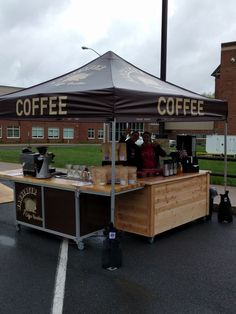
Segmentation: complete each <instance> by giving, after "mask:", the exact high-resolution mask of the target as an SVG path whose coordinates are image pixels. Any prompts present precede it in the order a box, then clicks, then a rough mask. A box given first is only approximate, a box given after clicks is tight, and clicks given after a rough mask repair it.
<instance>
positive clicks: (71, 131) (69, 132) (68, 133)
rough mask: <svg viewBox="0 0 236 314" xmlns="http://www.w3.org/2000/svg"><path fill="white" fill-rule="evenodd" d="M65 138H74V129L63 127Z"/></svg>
mask: <svg viewBox="0 0 236 314" xmlns="http://www.w3.org/2000/svg"><path fill="white" fill-rule="evenodd" d="M63 138H64V139H73V138H74V129H72V128H71V129H70V128H65V129H63Z"/></svg>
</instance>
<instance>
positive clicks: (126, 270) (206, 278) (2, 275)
mask: <svg viewBox="0 0 236 314" xmlns="http://www.w3.org/2000/svg"><path fill="white" fill-rule="evenodd" d="M0 230H1V232H0V249H1V254H0V270H1V271H0V290H1V294H0V313H1V314H11V313H12V314H13V313H14V314H15V313H17V314H28V313H29V314H31V313H34V314H38V313H39V314H42V313H57V314H59V313H65V314H74V313H85V314H86V313H89V314H91V313H115V314H116V313H117V314H118V313H148V314H150V313H235V311H236V298H235V295H236V277H235V273H236V262H235V260H236V241H235V239H236V226H235V223H232V224H219V223H218V222H217V216H216V214H215V213H214V214H213V218H212V221H209V222H203V221H196V222H193V223H190V224H188V225H185V226H183V227H180V228H177V229H175V230H172V231H170V232H167V233H164V234H162V235H159V236H158V237H156V239H155V242H154V244H149V243H148V242H147V240H146V239H145V238H143V237H141V236H136V235H132V234H124V236H123V239H122V241H121V245H122V252H123V266H122V267H121V268H119V269H117V270H115V271H108V270H104V269H103V268H102V267H101V254H102V242H103V239H104V238H103V236H101V235H100V236H99V235H98V236H93V237H91V238H88V239H86V240H85V245H86V248H85V250H84V251H78V249H77V246H76V245H75V244H74V242H73V241H69V243H68V254H67V256H66V258H67V261H66V263H64V268H65V269H64V274H65V286H64V290H63V291H62V292H63V293H62V295H61V297H60V296H59V299H60V300H59V303H60V302H61V303H62V306H63V310H62V311H61V312H60V311H59V310H58V311H57V307H55V304H57V301H58V300H57V299H56V303H55V284H56V278H57V272H58V259H59V255H60V251H61V244H62V240H63V239H61V238H60V237H57V236H54V235H51V234H47V233H45V232H41V231H37V230H33V229H29V228H26V227H22V230H21V231H20V232H17V231H16V229H15V226H14V215H13V203H8V204H1V205H0Z"/></svg>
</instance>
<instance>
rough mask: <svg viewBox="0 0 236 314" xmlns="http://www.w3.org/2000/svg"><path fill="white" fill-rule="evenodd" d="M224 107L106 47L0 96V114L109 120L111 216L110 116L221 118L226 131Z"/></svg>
mask: <svg viewBox="0 0 236 314" xmlns="http://www.w3.org/2000/svg"><path fill="white" fill-rule="evenodd" d="M227 109H228V107H227V102H225V101H221V100H217V99H210V98H207V97H204V96H202V95H199V94H197V93H194V92H191V91H189V90H186V89H183V88H181V87H178V86H176V85H174V84H171V83H169V82H164V81H161V80H160V79H158V78H157V77H155V76H153V75H151V74H149V73H147V72H145V71H142V70H140V69H139V68H137V67H135V66H134V65H132V64H131V63H129V62H127V61H126V60H124V59H122V58H121V57H119V56H118V55H116V54H115V53H113V52H111V51H108V52H107V53H105V54H103V55H102V56H100V57H98V58H96V59H94V60H93V61H92V62H90V63H88V64H86V65H84V66H82V67H80V68H78V69H76V70H74V71H72V72H69V73H67V74H65V75H62V76H60V77H57V78H54V79H52V80H49V81H47V82H44V83H41V84H38V85H35V86H32V87H29V88H26V89H23V90H21V91H18V92H14V93H11V94H7V95H3V96H1V97H0V119H8V120H9V119H11V120H14V119H17V120H25V119H26V120H29V119H31V120H45V119H58V120H60V119H63V118H76V119H77V121H79V122H87V121H91V122H92V121H99V122H112V134H113V136H112V147H113V149H112V169H113V171H112V197H111V210H112V217H114V216H113V215H114V206H115V205H114V204H115V203H114V199H115V197H114V186H115V183H114V182H115V123H116V122H118V121H122V122H129V121H138V122H157V121H210V120H224V121H225V130H226V131H227V122H226V121H227ZM225 133H226V134H227V132H225ZM225 149H226V141H225ZM225 156H226V154H225ZM225 182H226V175H225ZM112 221H113V219H112Z"/></svg>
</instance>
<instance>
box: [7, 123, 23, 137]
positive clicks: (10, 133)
mask: <svg viewBox="0 0 236 314" xmlns="http://www.w3.org/2000/svg"><path fill="white" fill-rule="evenodd" d="M7 138H20V127H19V126H13V125H11V126H8V127H7Z"/></svg>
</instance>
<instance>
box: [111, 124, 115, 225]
mask: <svg viewBox="0 0 236 314" xmlns="http://www.w3.org/2000/svg"><path fill="white" fill-rule="evenodd" d="M115 164H116V119H114V120H113V121H112V154H111V222H112V223H114V220H115V181H116V173H115V169H116V168H115Z"/></svg>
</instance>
